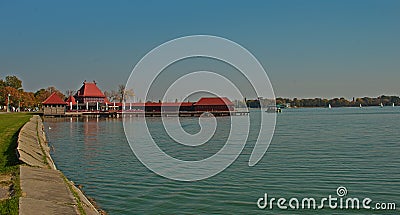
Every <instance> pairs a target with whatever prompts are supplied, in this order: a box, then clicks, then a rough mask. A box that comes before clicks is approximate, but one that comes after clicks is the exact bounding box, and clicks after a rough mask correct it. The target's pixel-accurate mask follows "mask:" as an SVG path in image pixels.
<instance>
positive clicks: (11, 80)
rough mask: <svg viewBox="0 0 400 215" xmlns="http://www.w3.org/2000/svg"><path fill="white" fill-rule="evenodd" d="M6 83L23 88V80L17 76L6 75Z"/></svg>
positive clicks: (9, 85)
mask: <svg viewBox="0 0 400 215" xmlns="http://www.w3.org/2000/svg"><path fill="white" fill-rule="evenodd" d="M5 85H6V86H8V87H12V88H14V89H17V90H18V89H20V88H22V81H21V80H19V79H18V78H17V76H15V75H13V76H6V79H5Z"/></svg>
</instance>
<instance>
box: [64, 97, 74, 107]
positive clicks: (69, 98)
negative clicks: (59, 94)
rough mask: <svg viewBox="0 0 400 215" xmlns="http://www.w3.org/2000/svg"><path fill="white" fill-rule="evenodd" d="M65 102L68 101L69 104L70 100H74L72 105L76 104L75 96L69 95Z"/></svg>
mask: <svg viewBox="0 0 400 215" xmlns="http://www.w3.org/2000/svg"><path fill="white" fill-rule="evenodd" d="M65 102H66V103H67V105H69V103H70V102H72V105H76V101H75V98H74V97H73V96H69V97H68V99H67V100H66V101H65Z"/></svg>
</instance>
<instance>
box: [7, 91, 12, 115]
mask: <svg viewBox="0 0 400 215" xmlns="http://www.w3.org/2000/svg"><path fill="white" fill-rule="evenodd" d="M7 96H8V97H7V112H10V96H11V94H8V95H7Z"/></svg>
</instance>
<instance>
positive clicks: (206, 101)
mask: <svg viewBox="0 0 400 215" xmlns="http://www.w3.org/2000/svg"><path fill="white" fill-rule="evenodd" d="M194 105H227V106H231V105H233V103H232V102H231V100H229V99H228V98H226V97H203V98H201V99H200V100H199V101H197V102H196V103H195V104H194Z"/></svg>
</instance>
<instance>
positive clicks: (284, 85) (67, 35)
mask: <svg viewBox="0 0 400 215" xmlns="http://www.w3.org/2000/svg"><path fill="white" fill-rule="evenodd" d="M399 23H400V1H397V0H393V1H388V0H386V1H378V0H374V1H369V0H358V1H347V0H346V1H344V0H343V1H311V0H307V1H306V0H303V1H300V0H297V1H295V0H293V1H241V2H233V1H204V0H203V1H63V2H61V1H40V0H39V1H0V32H1V33H0V78H4V76H5V75H9V74H16V75H18V76H19V77H20V78H21V79H22V80H23V85H24V88H25V89H26V90H30V91H36V90H37V89H39V88H44V87H47V86H50V85H54V86H56V87H57V88H59V89H61V90H63V91H65V90H67V89H74V90H76V89H77V88H79V87H80V85H81V83H82V81H83V80H85V79H86V80H96V81H97V82H98V83H99V86H100V87H101V88H102V89H103V90H109V89H113V88H116V87H117V85H118V84H125V82H126V79H127V78H128V76H129V74H130V72H131V70H132V68H133V66H134V65H135V64H136V63H137V62H138V61H139V60H140V58H141V57H143V56H144V55H145V54H146V53H147V52H148V51H150V50H151V49H153V48H155V47H156V46H158V45H160V44H161V43H163V42H166V41H168V40H170V39H174V38H177V37H181V36H186V35H193V34H210V35H216V36H221V37H225V38H228V39H230V40H233V41H235V42H237V43H239V44H241V45H242V46H244V47H245V48H247V49H248V50H249V51H251V52H252V53H253V54H254V55H255V56H256V57H257V58H258V59H259V61H260V62H261V63H262V65H263V66H264V67H265V68H266V70H267V72H268V75H269V77H270V79H271V81H272V84H273V86H274V89H275V93H276V95H277V96H282V97H328V98H331V97H341V96H344V97H347V98H351V97H353V96H355V97H361V96H378V95H380V94H390V95H399V94H400V84H399V80H400V40H399V38H400V27H399V26H400V25H399Z"/></svg>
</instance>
